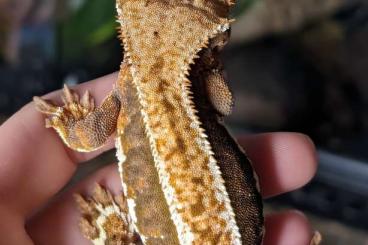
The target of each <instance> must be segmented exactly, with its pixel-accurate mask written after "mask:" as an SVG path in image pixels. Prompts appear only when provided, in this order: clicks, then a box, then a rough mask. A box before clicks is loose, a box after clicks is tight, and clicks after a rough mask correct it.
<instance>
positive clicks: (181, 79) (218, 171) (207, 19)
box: [35, 0, 263, 245]
mask: <svg viewBox="0 0 368 245" xmlns="http://www.w3.org/2000/svg"><path fill="white" fill-rule="evenodd" d="M230 5H231V3H230V2H228V1H221V0H218V1H216V0H212V1H178V0H177V1H174V0H170V1H168V0H167V1H166V0H156V1H148V0H147V1H145V0H124V1H123V0H118V1H117V8H118V13H119V22H120V23H121V26H122V28H121V38H122V40H123V43H124V49H125V52H126V53H125V56H126V61H125V63H123V64H122V67H121V71H120V75H119V80H118V82H117V85H116V86H115V88H114V89H113V91H112V92H111V93H110V94H109V95H108V97H107V98H106V99H105V100H104V102H103V103H102V105H101V106H100V107H98V108H96V109H95V108H94V102H93V99H92V98H91V97H90V96H89V94H88V93H87V94H86V95H85V96H83V98H82V99H81V100H79V97H78V95H77V94H75V93H74V92H73V91H71V90H69V89H68V88H65V89H64V104H65V105H64V106H62V107H58V106H54V105H51V104H50V103H48V102H46V101H44V100H42V99H40V98H35V102H36V106H37V108H38V109H39V110H40V111H41V112H43V113H45V114H47V115H49V117H48V119H46V124H47V126H49V127H53V128H55V129H56V130H57V132H58V133H59V135H60V136H61V138H62V139H63V140H64V142H65V143H66V144H67V145H68V146H70V147H71V148H73V149H75V150H78V151H91V150H93V149H96V148H98V147H100V146H101V145H103V143H104V142H105V141H106V139H107V138H108V137H109V135H110V134H112V132H113V131H114V130H115V129H116V131H117V137H116V148H117V156H118V158H119V171H120V174H121V178H122V184H123V190H124V195H125V196H126V198H127V206H128V210H125V209H124V210H123V213H125V212H126V213H129V217H128V218H127V220H129V225H127V226H124V225H121V223H119V219H117V217H122V216H123V215H124V214H123V213H122V212H121V210H118V209H108V210H110V211H111V212H112V213H114V214H115V215H112V216H111V217H112V218H111V219H108V220H109V222H108V223H107V224H108V225H107V224H106V225H100V226H98V224H100V223H101V222H102V221H105V220H102V221H101V219H99V217H100V216H99V215H96V214H95V211H94V209H93V208H91V207H90V206H88V205H86V204H85V203H83V202H81V201H80V202H79V205H80V206H81V207H82V211H83V210H89V213H88V212H87V211H85V212H83V215H84V216H86V214H88V215H87V216H88V220H87V221H88V222H86V220H84V221H82V223H83V225H82V226H81V227H82V230H83V231H84V233H85V234H87V236H88V237H89V238H90V239H91V240H92V241H97V242H100V243H101V244H115V243H114V242H115V241H116V240H115V237H111V236H110V237H109V236H106V235H104V234H115V233H116V232H118V231H119V229H120V228H121V229H123V231H121V232H122V234H127V233H129V232H130V233H132V230H130V229H131V227H133V228H134V230H135V232H137V233H138V234H139V235H140V238H141V240H142V242H144V243H146V244H252V245H257V244H260V243H261V240H262V229H263V217H262V203H261V198H260V194H259V192H258V190H257V188H256V186H257V183H256V180H255V176H254V174H253V170H252V168H251V165H250V163H249V161H248V159H247V158H246V156H245V155H244V154H243V152H242V151H241V150H240V148H239V147H238V145H237V144H236V143H235V141H233V139H232V138H231V136H230V135H229V134H228V132H227V131H226V130H225V128H224V127H223V126H222V125H221V124H220V123H219V121H221V117H222V116H224V115H228V114H229V113H230V112H231V108H232V104H233V98H232V95H231V92H230V90H229V89H228V86H227V84H226V82H225V79H224V77H223V74H222V67H221V64H220V62H219V61H218V59H217V52H218V51H219V50H220V48H221V47H222V46H224V45H225V43H226V41H227V39H228V34H229V33H228V32H227V31H226V29H227V28H228V25H229V20H228V19H227V15H228V11H229V7H230ZM210 39H211V42H209V40H210ZM207 46H208V48H206V47H207ZM202 49H204V50H202ZM201 50H202V52H200V51H201ZM198 57H200V59H196V60H194V59H195V58H198ZM194 62H196V64H195V65H193V66H192V68H193V70H191V71H190V64H193V63H194ZM189 72H191V75H190V76H189ZM189 79H190V80H191V81H190V80H189ZM197 110H199V112H198V111H197ZM107 199H108V198H107ZM80 200H81V199H80ZM104 203H106V201H104V199H103V198H98V200H95V204H96V205H98V206H99V207H100V208H99V209H98V210H99V211H100V212H101V213H103V210H104V209H103V208H101V207H105V206H106V205H104ZM83 207H84V208H83ZM86 207H87V208H86ZM113 207H116V206H114V205H113ZM105 218H106V217H105ZM94 224H96V225H97V226H96V225H94ZM96 227H99V228H100V229H99V230H98V231H97V230H96ZM101 227H102V228H101ZM117 227H119V228H117ZM126 229H128V230H126ZM120 242H121V244H124V243H123V241H120Z"/></svg>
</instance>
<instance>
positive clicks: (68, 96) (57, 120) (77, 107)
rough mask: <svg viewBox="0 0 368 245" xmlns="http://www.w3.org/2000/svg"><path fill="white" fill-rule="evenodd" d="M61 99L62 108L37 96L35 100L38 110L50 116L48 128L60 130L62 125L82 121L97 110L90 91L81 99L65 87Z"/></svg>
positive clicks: (47, 121)
mask: <svg viewBox="0 0 368 245" xmlns="http://www.w3.org/2000/svg"><path fill="white" fill-rule="evenodd" d="M61 98H62V100H63V103H64V106H62V107H59V106H55V105H53V104H52V103H51V102H49V101H46V100H43V99H41V98H40V97H37V96H36V97H34V98H33V101H34V102H35V104H36V108H37V109H38V110H39V111H40V112H42V113H44V114H46V115H49V118H46V127H47V128H59V127H60V124H64V125H67V124H68V121H74V122H75V121H80V120H82V119H83V118H85V117H86V116H87V115H88V114H89V113H90V112H92V111H93V110H94V108H95V103H94V100H93V98H92V97H91V95H90V94H89V92H88V91H87V92H86V93H85V94H84V95H83V97H82V98H81V99H79V96H78V94H77V93H76V92H74V91H73V90H71V89H69V88H68V86H66V85H65V86H64V89H63V94H62V96H61Z"/></svg>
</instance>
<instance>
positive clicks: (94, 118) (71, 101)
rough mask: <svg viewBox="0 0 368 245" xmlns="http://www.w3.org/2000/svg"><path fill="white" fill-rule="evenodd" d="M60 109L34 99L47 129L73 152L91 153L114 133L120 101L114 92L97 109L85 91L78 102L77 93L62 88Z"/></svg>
mask: <svg viewBox="0 0 368 245" xmlns="http://www.w3.org/2000/svg"><path fill="white" fill-rule="evenodd" d="M62 100H63V102H64V105H63V106H55V105H53V104H52V103H51V102H48V101H46V100H43V99H41V98H39V97H34V102H35V104H36V108H37V109H38V110H39V111H40V112H42V113H44V114H46V115H48V118H46V127H47V128H54V129H55V130H56V131H57V132H58V134H59V135H60V137H61V138H62V140H63V141H64V143H65V144H66V145H67V146H69V147H70V148H72V149H73V150H76V151H80V152H90V151H93V150H96V149H98V148H99V147H101V146H103V144H104V143H105V142H106V140H107V139H108V138H109V137H110V135H112V134H113V133H114V131H115V129H116V123H117V120H118V116H119V112H120V107H121V106H120V105H121V103H120V99H119V96H118V95H117V92H116V91H115V90H113V91H112V92H111V93H110V94H109V95H108V96H107V97H106V98H105V99H104V101H103V103H102V105H101V106H100V107H97V108H95V105H94V99H93V98H92V97H91V96H90V94H89V92H88V91H87V92H86V93H85V94H84V95H83V97H82V98H81V99H79V96H78V94H77V93H76V92H74V91H73V90H71V89H69V88H68V87H67V86H64V89H63V95H62Z"/></svg>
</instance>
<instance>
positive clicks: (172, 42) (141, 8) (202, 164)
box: [118, 1, 241, 244]
mask: <svg viewBox="0 0 368 245" xmlns="http://www.w3.org/2000/svg"><path fill="white" fill-rule="evenodd" d="M119 3H120V4H118V9H119V17H120V18H119V20H120V23H121V25H122V39H123V42H124V48H125V51H126V53H125V54H126V59H127V60H128V62H129V63H130V64H131V71H132V75H133V78H134V80H133V82H134V84H135V85H136V86H137V90H138V96H139V100H140V104H141V106H142V116H143V118H144V122H145V126H146V131H147V134H148V137H149V140H150V144H151V150H152V152H153V155H154V159H155V165H156V168H157V170H158V173H159V177H160V182H161V185H162V188H163V191H164V194H165V198H166V199H167V202H168V204H169V209H170V213H171V215H172V219H173V221H174V223H175V225H176V227H177V230H178V234H179V241H180V242H181V244H203V243H205V242H216V241H217V242H218V241H219V242H224V244H226V243H228V244H241V241H240V234H239V232H238V228H237V226H236V222H235V218H234V213H233V210H232V207H231V205H230V200H229V198H228V195H227V192H226V189H225V187H224V183H223V182H224V181H223V179H222V177H221V173H220V171H219V168H218V166H217V164H216V160H215V158H214V157H213V152H212V151H211V146H210V144H209V143H208V141H207V140H206V135H205V133H204V130H202V129H201V125H200V123H199V120H198V118H197V117H196V115H195V113H196V111H195V109H194V106H193V103H192V101H191V98H190V96H189V91H188V86H189V85H190V82H189V81H188V80H187V79H186V75H187V74H188V70H189V65H190V64H191V63H193V59H194V58H195V57H196V54H197V53H198V52H199V51H200V50H201V49H202V48H204V47H205V46H206V44H207V42H208V40H209V39H210V38H212V37H214V36H215V35H216V34H218V33H219V32H222V31H225V30H226V29H227V28H228V26H229V21H228V20H227V19H221V18H217V17H215V16H211V15H210V14H209V13H208V15H204V14H203V11H200V10H198V11H196V10H193V9H189V8H187V7H186V6H185V5H184V4H183V5H181V4H178V3H177V4H175V5H172V6H170V4H169V3H168V4H169V6H167V5H165V6H163V5H162V3H160V2H152V3H149V4H146V2H145V1H142V2H141V4H139V3H137V2H136V1H120V2H119ZM160 9H162V10H164V9H165V11H160ZM168 9H169V10H168ZM157 13H159V14H157ZM189 20H190V21H189ZM178 29H179V30H178ZM178 32H179V35H178ZM180 34H181V35H180ZM170 36H172V37H173V38H172V39H169V40H168V38H167V37H170ZM162 37H166V38H165V40H163V39H162ZM175 37H180V39H176V38H175ZM153 47H155V48H153ZM193 141H194V143H193Z"/></svg>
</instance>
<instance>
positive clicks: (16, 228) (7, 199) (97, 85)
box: [0, 73, 317, 245]
mask: <svg viewBox="0 0 368 245" xmlns="http://www.w3.org/2000/svg"><path fill="white" fill-rule="evenodd" d="M116 79H117V73H114V74H111V75H108V76H105V77H102V78H99V79H96V80H94V81H91V82H87V83H84V84H81V85H78V86H76V87H74V88H73V89H75V90H76V91H77V92H79V93H80V94H82V93H84V92H85V91H86V90H89V91H90V92H91V94H92V95H93V96H94V98H95V99H96V104H99V103H100V102H101V101H102V99H103V97H104V96H106V94H108V92H109V91H110V90H111V88H112V86H113V83H114V81H116ZM60 92H61V91H55V92H53V93H50V94H48V95H46V96H44V98H47V99H51V100H52V101H54V102H55V103H58V104H61V100H60ZM0 135H1V137H0V156H1V157H0V170H1V171H0V217H1V219H2V220H1V222H0V237H1V241H2V244H11V245H12V244H15V245H17V244H21V245H29V244H39V245H43V244H54V245H66V244H67V245H70V244H79V245H80V244H90V243H89V241H88V240H86V239H85V238H84V237H83V236H82V235H81V233H80V231H79V227H78V220H79V217H80V214H79V211H78V209H77V205H76V204H75V202H74V199H73V193H75V192H78V193H81V194H83V195H88V194H91V193H92V191H93V189H94V186H95V185H94V184H95V183H96V182H97V183H100V184H102V185H104V186H106V187H108V188H109V189H110V190H111V191H112V192H114V193H115V194H117V193H119V192H120V190H121V186H120V179H119V176H118V171H117V166H116V165H115V164H112V165H109V166H107V167H105V168H102V169H100V170H98V171H97V172H95V173H94V174H92V175H90V176H89V177H88V178H87V179H85V180H82V181H80V182H79V183H78V184H76V185H75V186H74V187H72V188H70V189H68V190H66V191H63V192H60V190H61V189H62V188H63V187H64V186H65V185H66V184H67V183H68V181H69V180H70V178H71V177H72V176H73V174H74V173H75V171H76V169H77V166H78V164H79V163H82V162H85V161H87V160H89V159H91V158H94V157H96V156H97V155H99V154H101V153H102V152H104V151H107V150H108V149H111V148H112V147H113V146H114V143H113V137H111V140H110V141H109V142H108V143H107V144H106V146H105V147H103V148H102V149H99V150H98V151H96V152H92V153H78V152H74V151H72V150H70V149H69V148H67V147H66V146H65V145H64V144H63V142H62V141H61V139H60V138H59V137H58V135H57V134H56V132H55V131H54V130H52V129H46V128H45V126H44V116H43V115H41V113H39V112H37V111H36V109H35V106H34V104H33V103H29V104H27V105H26V106H24V107H23V108H22V109H21V110H20V111H18V112H17V113H16V114H14V115H13V116H12V117H11V118H10V119H8V120H7V121H6V122H4V123H3V125H1V126H0ZM238 140H239V143H240V145H242V146H243V147H244V149H246V152H247V154H248V156H249V158H250V159H251V160H252V162H253V166H254V168H255V169H256V172H257V173H258V175H259V181H260V185H261V192H262V195H263V197H264V198H268V197H271V196H275V195H279V194H282V193H285V192H288V191H292V190H295V189H297V188H299V187H301V186H303V185H305V184H306V183H307V182H308V181H309V180H310V179H311V178H312V177H313V176H314V174H315V172H316V168H317V161H316V152H315V147H314V145H313V143H312V141H311V140H310V139H309V138H308V137H307V136H305V135H302V134H298V133H265V134H258V135H250V136H249V135H247V136H241V137H239V138H238ZM265 226H266V234H265V238H264V245H289V244H290V245H308V244H309V242H310V240H311V238H312V233H313V232H312V229H311V226H310V224H309V222H308V220H307V218H306V217H305V216H304V215H303V214H302V213H301V212H298V211H294V210H290V211H284V212H282V213H274V214H266V219H265Z"/></svg>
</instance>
